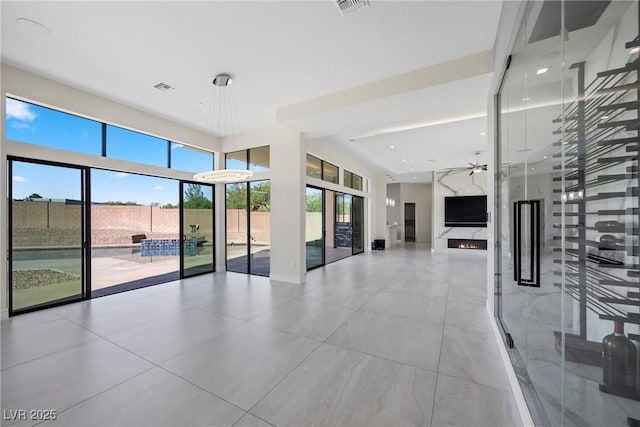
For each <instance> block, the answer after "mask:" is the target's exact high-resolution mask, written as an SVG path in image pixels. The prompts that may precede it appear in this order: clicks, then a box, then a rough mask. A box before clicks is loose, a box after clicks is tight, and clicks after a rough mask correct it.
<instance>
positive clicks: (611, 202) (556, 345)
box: [495, 1, 640, 426]
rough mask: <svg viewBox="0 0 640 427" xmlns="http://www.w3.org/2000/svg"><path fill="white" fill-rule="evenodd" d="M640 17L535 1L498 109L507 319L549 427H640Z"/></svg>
mask: <svg viewBox="0 0 640 427" xmlns="http://www.w3.org/2000/svg"><path fill="white" fill-rule="evenodd" d="M639 16H640V15H639V12H638V2H637V1H620V2H607V1H603V2H600V1H594V2H530V3H529V4H528V5H527V10H526V13H525V17H524V21H523V23H522V25H521V28H520V31H519V35H518V37H517V39H516V43H515V45H514V47H513V50H512V54H511V60H510V66H509V67H508V69H507V70H506V71H505V75H504V78H503V82H502V84H501V87H500V91H499V93H498V96H497V105H498V111H497V120H498V127H497V129H498V138H497V140H498V145H497V148H496V153H495V154H496V164H497V165H498V167H497V168H496V169H497V170H496V206H495V209H496V222H495V227H496V229H495V235H496V236H500V238H499V239H496V273H497V274H496V316H497V319H498V321H499V324H500V325H501V327H502V330H503V336H504V339H505V343H506V344H507V346H508V347H509V348H510V351H509V354H510V357H511V359H512V362H513V363H514V366H517V367H518V369H516V372H517V373H518V375H519V380H520V383H521V386H522V389H523V392H524V394H525V397H526V399H527V404H528V406H529V408H530V410H531V412H532V414H533V416H534V420H535V421H536V424H538V425H554V426H556V425H558V426H560V425H562V426H602V425H606V426H633V425H639V424H638V423H639V422H640V421H638V420H640V369H639V368H640V351H639V350H638V349H639V348H640V328H639V325H640V311H639V308H640V294H639V293H638V289H639V288H640V267H639V265H640V258H639V256H640V251H639V250H638V248H639V247H640V242H639V241H638V235H639V234H640V232H639V230H640V225H639V217H638V208H639V203H638V199H639V197H638V196H639V194H638V149H639V147H640V144H639V135H638V132H639V129H640V122H639V120H638V107H639V101H638V100H639V97H638V91H639V90H640V86H639V81H640V78H639V77H640V76H639V71H638V70H639V59H638V58H639V53H640V39H639V38H638V21H639Z"/></svg>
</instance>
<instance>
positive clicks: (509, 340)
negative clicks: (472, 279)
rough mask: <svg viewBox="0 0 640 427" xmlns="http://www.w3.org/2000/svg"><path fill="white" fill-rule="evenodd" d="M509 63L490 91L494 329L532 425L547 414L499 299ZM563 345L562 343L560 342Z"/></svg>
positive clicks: (542, 422) (545, 421) (540, 423)
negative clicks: (504, 119)
mask: <svg viewBox="0 0 640 427" xmlns="http://www.w3.org/2000/svg"><path fill="white" fill-rule="evenodd" d="M510 65H511V55H509V56H508V57H507V62H506V65H505V68H504V70H503V71H502V76H501V77H500V83H499V84H498V89H497V92H496V93H495V95H494V114H495V119H494V121H493V125H494V135H495V139H494V153H493V156H494V165H495V171H494V203H493V211H494V213H493V217H494V221H493V235H494V236H496V238H494V239H493V240H494V261H493V265H494V273H493V274H494V280H493V283H494V292H493V298H494V312H493V315H494V320H495V322H496V324H497V326H498V331H499V332H500V336H501V337H502V341H503V342H504V345H505V347H506V350H507V355H508V356H509V360H510V362H511V365H512V367H513V370H514V373H515V375H516V378H517V380H518V383H519V385H520V389H521V391H522V395H523V396H524V399H525V401H526V404H527V408H528V410H529V413H530V414H531V417H532V419H533V421H534V424H535V425H536V426H550V425H551V423H550V422H549V419H548V417H547V414H546V411H545V409H544V406H543V404H542V401H541V400H540V397H539V396H538V393H537V391H536V389H535V387H534V385H533V382H532V380H531V378H530V377H529V373H528V371H527V365H526V363H525V361H524V359H523V357H522V355H521V354H520V352H519V351H518V348H517V347H516V346H515V341H514V340H513V337H512V336H511V334H510V333H509V329H508V327H507V325H506V323H505V321H504V318H503V301H502V295H503V294H502V289H503V286H502V283H503V280H504V279H505V278H504V277H503V275H502V267H503V265H502V237H501V236H502V221H503V217H502V203H503V200H502V184H501V181H502V156H501V149H502V142H503V139H502V116H501V114H502V89H503V86H504V82H505V81H506V79H507V75H508V73H509V67H510ZM507 229H508V230H509V232H513V229H512V228H511V227H507ZM511 238H513V236H509V239H511ZM563 345H564V343H563Z"/></svg>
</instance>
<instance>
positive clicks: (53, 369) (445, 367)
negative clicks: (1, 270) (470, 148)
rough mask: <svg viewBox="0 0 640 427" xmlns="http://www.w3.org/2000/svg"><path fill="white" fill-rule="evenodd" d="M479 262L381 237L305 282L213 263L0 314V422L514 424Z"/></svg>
mask: <svg viewBox="0 0 640 427" xmlns="http://www.w3.org/2000/svg"><path fill="white" fill-rule="evenodd" d="M485 262H486V261H485V258H484V257H479V256H475V255H464V254H460V255H458V254H456V255H432V254H431V253H430V252H429V251H428V250H427V249H426V248H425V247H422V246H420V245H417V246H411V247H405V248H402V247H394V248H391V249H388V250H386V251H375V252H368V253H364V254H362V255H358V256H355V257H351V258H348V259H345V260H343V261H340V262H337V263H335V264H330V265H328V266H326V267H324V268H320V269H316V270H313V271H311V272H309V273H308V275H307V282H306V284H305V285H291V284H286V283H280V282H270V281H269V280H268V279H267V278H264V277H256V276H247V275H243V274H236V273H216V274H213V275H206V276H200V277H196V278H192V279H188V280H184V281H179V282H172V283H167V284H164V285H158V286H154V287H149V288H144V289H139V290H136V291H131V292H127V293H123V294H117V295H112V296H107V297H103V298H99V299H95V300H92V301H86V302H82V303H76V304H73V305H68V306H64V307H60V308H57V309H51V310H46V311H41V312H37V313H32V314H27V315H22V316H17V317H14V318H11V319H9V320H3V321H2V372H1V375H2V409H3V418H4V419H3V420H2V425H6V426H11V425H35V424H38V423H39V421H36V420H29V419H27V420H10V419H7V418H12V417H11V414H15V413H16V412H11V411H16V410H19V409H27V410H29V409H44V410H56V411H57V418H56V419H55V420H49V421H45V422H42V423H40V425H62V426H81V425H91V426H94V425H95V426H98V425H101V426H125V425H130V426H133V425H135V426H143V425H145V426H179V425H215V426H218V425H220V426H269V425H276V426H303V425H323V426H347V425H348V426H355V425H375V426H405V425H424V426H430V425H431V426H491V427H496V426H509V427H511V426H516V425H519V424H520V418H519V416H518V414H517V409H516V407H515V402H514V400H513V397H512V394H511V392H510V391H509V386H508V383H507V378H506V374H505V372H504V369H503V367H502V362H501V359H500V356H499V354H498V350H497V344H496V343H495V339H494V337H493V334H492V331H491V327H490V323H489V322H490V320H489V316H488V315H487V313H486V310H485V308H484V304H485V298H486V295H485V280H486V279H485V277H486V275H485ZM26 415H27V416H26V418H29V416H30V415H31V414H29V413H28V412H27V414H26ZM36 415H37V414H36Z"/></svg>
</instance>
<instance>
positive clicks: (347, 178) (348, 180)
mask: <svg viewBox="0 0 640 427" xmlns="http://www.w3.org/2000/svg"><path fill="white" fill-rule="evenodd" d="M352 185H353V174H352V173H351V172H349V171H344V186H345V187H349V188H353V186H352Z"/></svg>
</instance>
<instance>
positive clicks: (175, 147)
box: [171, 144, 184, 150]
mask: <svg viewBox="0 0 640 427" xmlns="http://www.w3.org/2000/svg"><path fill="white" fill-rule="evenodd" d="M183 147H184V145H182V144H171V149H172V150H177V149H178V148H183Z"/></svg>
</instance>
